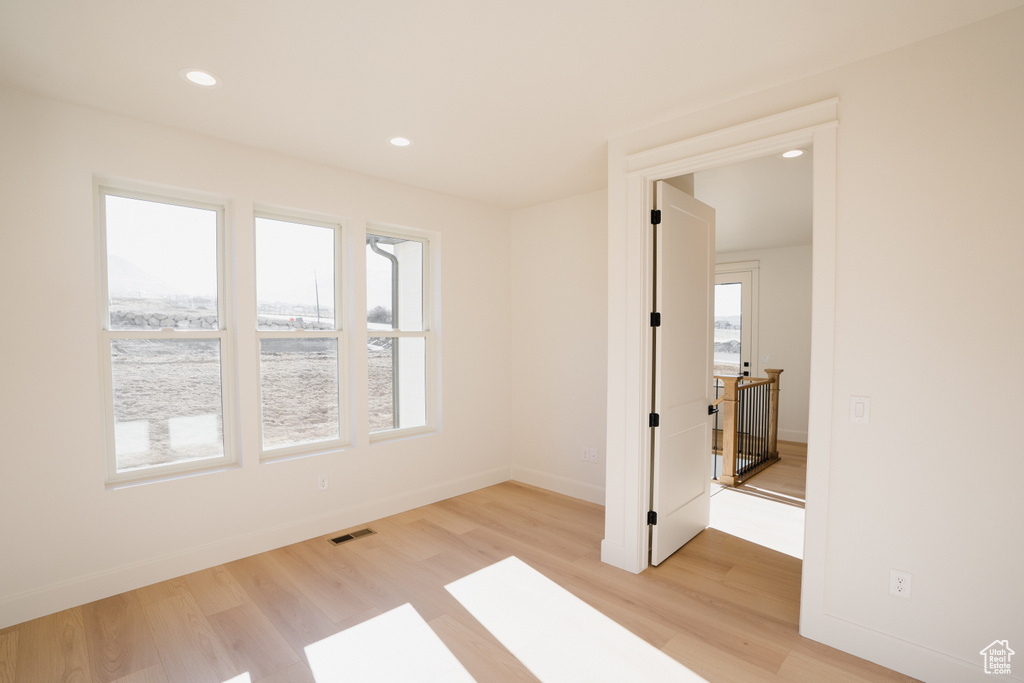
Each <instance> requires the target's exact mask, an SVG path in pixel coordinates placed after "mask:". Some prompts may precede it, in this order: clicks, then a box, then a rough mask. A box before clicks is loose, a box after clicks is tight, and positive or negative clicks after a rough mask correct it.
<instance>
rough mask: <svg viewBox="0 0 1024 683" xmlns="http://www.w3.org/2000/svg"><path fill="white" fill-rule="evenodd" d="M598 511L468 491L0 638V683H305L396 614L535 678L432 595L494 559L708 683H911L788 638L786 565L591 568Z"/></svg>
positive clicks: (551, 499) (751, 560) (572, 502)
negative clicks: (332, 656) (366, 532)
mask: <svg viewBox="0 0 1024 683" xmlns="http://www.w3.org/2000/svg"><path fill="white" fill-rule="evenodd" d="M778 466H779V465H776V466H775V467H778ZM769 469H774V467H773V468H769ZM603 513H604V511H603V508H602V507H600V506H598V505H594V504H591V503H586V502H582V501H579V500H576V499H573V498H568V497H565V496H561V495H558V494H553V493H550V492H547V491H543V490H541V489H537V488H533V487H530V486H526V485H523V484H518V483H514V482H507V483H504V484H500V485H497V486H493V487H490V488H487V489H482V490H480V491H476V492H473V493H470V494H466V495H464V496H459V497H457V498H453V499H450V500H446V501H443V502H440V503H436V504H434V505H429V506H426V507H423V508H419V509H416V510H412V511H409V512H405V513H402V514H400V515H396V516H393V517H388V518H386V519H382V520H379V521H377V522H372V523H370V524H369V525H368V526H370V527H372V528H373V529H374V530H376V532H377V534H376V535H374V536H368V537H364V538H361V539H358V540H356V541H353V542H351V543H348V544H345V545H341V546H337V547H335V546H332V545H331V544H329V543H328V541H327V540H326V538H316V539H312V540H309V541H306V542H303V543H297V544H295V545H291V546H287V547H284V548H280V549H278V550H274V551H271V552H268V553H263V554H261V555H255V556H253V557H248V558H245V559H242V560H238V561H237V562H231V563H229V564H226V565H221V566H218V567H214V568H212V569H207V570H204V571H200V572H196V573H194V574H189V575H187V576H183V577H180V578H177V579H173V580H170V581H165V582H163V583H158V584H154V585H152V586H147V587H145V588H141V589H139V590H135V591H130V592H128V593H124V594H121V595H117V596H114V597H111V598H107V599H105V600H100V601H98V602H94V603H90V604H87V605H82V606H80V607H75V608H73V609H69V610H66V611H64V612H59V613H57V614H53V615H50V616H47V617H43V618H40V619H36V620H34V621H29V622H26V623H23V624H19V625H17V626H13V627H10V628H7V629H3V630H0V683H10V682H13V681H17V682H19V683H23V682H24V683H29V682H30V683H48V682H49V681H83V682H87V681H94V682H96V683H110V682H115V681H116V682H117V683H165V682H170V683H179V682H191V681H211V682H213V683H222V682H223V681H227V680H230V679H231V678H233V677H235V676H238V675H240V674H243V673H245V672H248V675H249V677H250V679H251V680H252V681H253V683H313V677H312V674H311V672H310V669H309V668H308V666H307V664H306V662H305V660H304V650H303V648H304V647H305V646H306V645H307V644H310V643H312V642H316V641H318V640H320V639H322V638H324V637H326V636H328V635H331V634H333V633H336V632H338V631H341V630H343V629H345V628H348V627H349V626H352V625H355V624H357V623H360V622H362V621H364V620H366V619H368V618H370V617H372V616H375V615H377V614H380V613H382V612H385V611H387V610H390V609H392V608H395V607H397V606H399V605H401V604H403V603H406V602H409V603H412V605H413V606H414V607H415V608H416V610H417V611H418V612H419V613H420V614H421V615H422V616H423V618H424V619H425V620H426V621H427V622H428V623H429V624H430V626H431V628H433V630H434V631H435V632H436V633H437V635H438V636H439V637H440V638H441V639H442V641H443V642H444V643H445V645H447V647H448V648H449V649H450V650H451V652H452V653H454V654H455V656H456V657H458V659H459V660H460V661H461V662H462V663H463V665H464V666H465V667H466V668H467V669H468V671H469V672H470V673H471V674H472V675H473V676H474V677H475V678H476V679H477V680H478V681H482V682H486V681H518V680H523V681H528V680H536V679H535V678H533V676H532V675H531V674H530V673H529V672H528V671H527V670H526V669H525V668H524V667H523V666H522V665H521V664H520V663H519V662H518V660H516V659H515V658H514V657H513V656H512V655H511V654H510V653H509V652H508V651H507V650H505V649H504V648H503V647H502V646H501V645H500V644H499V643H498V642H497V640H495V639H494V638H493V637H492V636H491V635H490V634H489V633H488V632H487V631H486V630H485V629H483V627H482V626H480V625H479V623H478V622H476V620H475V619H474V618H473V617H472V616H471V615H470V614H469V613H468V612H467V611H466V610H465V609H464V608H463V607H462V606H461V605H460V604H459V603H458V602H456V601H455V599H454V598H453V597H452V596H451V595H450V594H449V593H448V592H447V591H446V590H445V589H444V586H445V585H446V584H447V583H450V582H452V581H454V580H456V579H458V578H461V577H463V576H465V575H467V574H469V573H471V572H474V571H476V570H478V569H481V568H483V567H485V566H488V565H490V564H492V563H494V562H496V561H498V560H501V559H504V558H506V557H508V556H509V555H515V556H517V557H519V558H520V559H522V560H523V561H525V562H526V563H528V564H529V565H531V566H532V567H533V568H535V569H537V570H538V571H540V572H541V573H543V574H544V575H546V576H547V577H549V578H550V579H552V580H554V581H555V582H557V583H558V584H560V585H561V586H562V587H564V588H566V589H567V590H569V591H571V592H572V593H574V594H576V595H577V596H579V597H580V598H582V599H583V600H584V601H586V602H588V603H589V604H590V605H592V606H594V607H595V608H597V609H598V610H600V611H601V612H604V613H605V614H606V615H608V616H609V617H611V618H612V619H614V620H615V621H617V622H618V623H619V624H621V625H623V626H625V627H626V628H628V629H629V630H631V631H633V632H634V633H636V634H637V635H639V636H640V637H642V638H643V639H645V640H647V641H648V642H650V643H651V644H653V645H654V646H655V647H657V648H660V649H661V650H662V651H664V652H666V653H667V654H669V655H670V656H672V657H674V658H675V659H677V660H678V661H680V662H682V663H683V664H685V665H686V666H687V667H689V668H690V669H691V670H693V671H694V672H696V673H698V674H699V675H701V676H703V677H704V678H706V679H707V680H708V681H822V680H829V681H879V680H911V679H907V678H906V677H903V676H901V675H898V674H895V673H893V672H891V671H889V670H887V669H884V668H882V667H879V666H876V665H874V664H871V663H869V662H866V661H864V660H861V659H857V658H856V657H853V656H850V655H847V654H844V653H842V652H839V651H837V650H834V649H832V648H829V647H826V646H824V645H820V644H818V643H815V642H812V641H809V640H806V639H803V638H801V637H800V636H799V635H798V634H797V614H798V598H799V590H800V561H799V560H797V559H794V558H792V557H789V556H787V555H783V554H781V553H777V552H774V551H771V550H767V549H765V548H762V547H760V546H758V545H755V544H752V543H749V542H746V541H743V540H740V539H738V538H736V537H733V536H730V535H728V534H725V533H722V532H720V531H717V530H715V529H708V530H706V531H704V532H702V533H701V534H700V535H698V536H697V537H696V538H695V539H694V540H693V541H691V542H690V543H689V544H687V545H686V546H685V547H684V548H683V549H682V550H680V551H679V552H677V553H676V554H675V555H673V556H672V557H671V558H669V559H668V560H667V561H666V562H664V563H663V564H662V565H661V566H659V567H656V568H651V569H648V570H647V571H645V572H643V573H642V574H640V575H637V576H634V575H632V574H629V573H628V572H624V571H621V570H618V569H615V568H613V567H610V566H608V565H605V564H602V563H601V562H600V561H599V544H600V541H601V538H602V535H603V526H604V523H603Z"/></svg>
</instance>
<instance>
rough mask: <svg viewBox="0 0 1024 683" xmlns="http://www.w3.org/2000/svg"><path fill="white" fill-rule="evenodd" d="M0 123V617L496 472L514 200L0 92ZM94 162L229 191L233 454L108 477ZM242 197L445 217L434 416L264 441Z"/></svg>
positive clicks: (249, 236)
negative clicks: (284, 441)
mask: <svg viewBox="0 0 1024 683" xmlns="http://www.w3.org/2000/svg"><path fill="white" fill-rule="evenodd" d="M0 131H2V135H3V151H2V157H3V163H2V164H0V199H2V202H0V205H2V206H3V207H4V208H3V223H2V228H0V240H2V242H0V292H3V297H2V300H0V319H3V320H7V321H11V320H16V321H18V323H17V324H16V325H12V324H11V323H8V327H7V329H6V330H5V332H4V334H3V335H2V337H0V347H2V349H0V358H2V363H3V365H2V388H0V421H2V422H0V449H2V453H0V539H2V540H3V548H2V550H0V627H3V626H7V625H9V624H12V623H18V622H21V621H23V620H26V619H29V618H33V617H37V616H40V615H43V614H46V613H49V612H53V611H56V610H58V609H62V608H66V607H69V606H72V605H76V604H81V603H83V602H87V601H90V600H94V599H97V598H101V597H104V596H107V595H111V594H114V593H117V592H120V591H124V590H127V589H131V588H135V587H137V586H140V585H145V584H149V583H151V582H154V581H158V580H163V579H166V578H170V577H172V576H177V575H180V574H183V573H186V572H189V571H193V570H197V569H200V568H203V567H206V566H210V565H213V564H216V563H220V562H224V561H228V560H232V559H235V558H238V557H241V556H245V555H249V554H252V553H256V552H260V551H263V550H266V549H269V548H273V547H278V546H281V545H284V544H287V543H290V542H294V541H298V540H301V539H305V538H309V537H311V536H315V535H318V534H326V533H330V532H332V531H335V530H338V529H341V528H344V527H347V526H351V525H354V524H358V523H362V522H365V521H367V520H370V519H374V518H377V517H380V516H383V515H386V514H391V513H394V512H397V511H399V510H402V509H406V508H409V507H414V506H417V505H421V504H425V503H428V502H432V501H435V500H438V499H442V498H445V497H448V496H452V495H456V494H459V493H462V492H465V491H468V490H472V489H475V488H478V487H480V486H484V485H489V484H492V483H496V482H499V481H504V480H506V479H508V477H509V463H510V446H509V443H510V439H509V417H508V415H509V372H508V369H509V352H510V344H509V316H508V308H507V305H508V304H507V302H508V301H509V297H510V289H509V282H510V280H509V267H510V266H509V259H508V253H509V230H508V226H509V214H508V212H506V211H502V210H496V209H492V208H488V207H484V206H480V205H476V204H472V203H469V202H465V201H461V200H457V199H453V198H451V197H447V196H442V195H438V194H435V193H430V192H425V191H421V190H417V189H413V188H410V187H405V186H401V185H396V184H392V183H387V182H383V181H380V180H376V179H373V178H369V177H366V176H361V175H358V174H354V173H349V172H344V171H340V170H337V169H334V168H329V167H325V166H319V165H316V164H312V163H306V162H302V161H299V160H296V159H292V158H288V157H284V156H280V155H276V154H272V153H269V152H264V151H260V150H256V149H252V148H246V147H243V146H239V145H233V144H228V143H224V142H220V141H217V140H212V139H208V138H203V137H199V136H196V135H192V134H187V133H183V132H180V131H177V130H172V129H168V128H162V127H158V126H153V125H149V124H143V123H140V122H136V121H132V120H128V119H123V118H118V117H114V116H111V115H107V114H104V113H101V112H98V111H94V110H89V109H85V108H80V107H75V106H70V105H66V104H62V103H58V102H54V101H49V100H44V99H39V98H36V97H33V96H29V95H26V94H22V93H19V92H14V91H10V90H0ZM94 174H100V175H104V176H111V177H117V178H124V179H130V180H134V181H141V182H145V183H152V184H156V185H161V186H166V187H178V188H186V189H189V190H198V191H203V192H209V193H213V194H216V195H219V196H222V197H224V198H227V199H228V200H229V201H230V217H229V226H230V227H231V231H232V233H233V235H234V253H233V261H234V269H235V272H234V286H235V288H236V292H237V298H236V304H237V310H236V315H235V319H236V321H237V323H238V332H237V342H238V354H237V360H238V364H239V367H240V368H241V369H242V371H241V372H240V374H239V377H240V378H239V381H238V396H239V413H240V419H239V422H240V427H241V429H240V435H241V439H240V440H241V458H240V460H241V466H240V467H237V468H232V469H229V470H227V471H223V472H219V473H214V474H207V475H203V476H195V477H191V478H185V479H178V480H175V481H166V482H160V483H155V484H151V485H146V486H137V487H132V488H123V489H118V490H107V489H105V487H104V454H103V449H102V445H101V435H102V429H103V418H102V412H101V407H100V406H101V399H102V392H101V389H100V370H99V354H100V350H99V347H98V341H99V334H98V324H99V323H98V314H97V299H98V286H99V285H98V282H97V266H96V240H95V225H94V197H93V178H94ZM253 202H258V203H260V204H263V205H267V206H273V207H280V208H294V209H301V210H304V211H310V212H316V213H319V214H324V215H328V216H335V217H338V218H342V219H347V220H348V221H349V226H350V227H351V230H350V244H349V247H352V246H355V247H356V250H355V251H358V252H362V250H363V248H362V231H364V230H365V223H366V221H373V222H375V223H383V224H392V225H396V226H408V227H412V228H418V229H422V230H430V231H436V232H437V233H439V234H440V236H441V237H440V247H441V274H440V278H441V289H442V295H441V308H442V310H441V321H442V328H441V333H442V355H441V378H442V389H443V394H442V406H441V416H442V429H441V431H440V432H439V433H435V434H431V435H427V436H423V437H419V438H412V439H406V440H401V441H391V442H386V443H380V444H376V445H373V446H370V445H368V439H367V434H366V429H367V428H366V426H365V424H364V423H365V421H366V410H365V407H364V406H363V404H362V402H360V401H358V400H354V401H353V403H354V404H355V405H356V406H357V415H356V417H357V433H356V445H355V446H354V447H352V448H347V449H345V450H343V451H338V452H332V453H327V454H324V455H319V456H315V457H307V458H302V459H296V460H290V461H286V462H278V463H274V464H265V465H264V464H260V463H259V462H258V461H257V457H258V454H257V451H258V449H257V442H256V433H257V429H256V420H257V419H258V406H257V405H256V399H255V396H256V380H255V374H254V372H253V369H254V367H255V364H256V353H255V350H256V343H255V337H254V333H253V332H252V330H253V328H254V326H255V322H254V320H255V318H254V313H253V312H252V309H253V306H254V300H255V292H254V285H253V283H254V274H253V250H254V247H253V229H252V204H253ZM349 284H351V285H352V290H351V291H352V301H353V302H354V307H353V315H352V320H353V321H359V320H361V319H365V317H362V318H361V317H360V315H364V313H365V311H364V309H365V300H366V299H365V291H364V290H365V287H364V284H363V283H362V282H359V281H355V282H351V283H349ZM353 329H356V330H358V325H357V326H354V328H353ZM353 338H354V343H352V345H351V348H352V355H353V361H352V367H353V368H354V369H356V372H354V373H353V380H354V394H353V396H354V397H355V398H358V396H361V395H363V394H364V393H365V391H366V381H367V380H366V374H365V369H364V368H365V353H366V347H365V343H362V344H360V343H358V341H359V339H360V333H359V332H358V331H357V332H356V333H355V334H354V335H353ZM360 359H362V361H361V360H360ZM319 473H326V474H328V475H329V477H330V488H329V489H328V490H327V491H325V492H322V493H318V492H316V490H315V487H314V477H315V475H316V474H319Z"/></svg>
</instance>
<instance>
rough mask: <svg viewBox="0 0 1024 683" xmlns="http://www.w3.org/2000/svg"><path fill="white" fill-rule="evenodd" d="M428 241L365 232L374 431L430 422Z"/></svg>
mask: <svg viewBox="0 0 1024 683" xmlns="http://www.w3.org/2000/svg"><path fill="white" fill-rule="evenodd" d="M429 244H430V243H429V241H428V240H425V239H422V238H416V237H410V236H405V235H397V234H391V233H384V232H374V233H371V234H367V236H366V326H367V330H368V336H367V343H368V349H367V356H368V366H369V367H368V373H369V413H370V433H371V435H373V434H380V433H383V432H393V431H395V430H418V429H427V428H429V427H430V426H431V417H430V416H431V406H430V391H429V389H428V388H429V386H430V384H431V366H430V363H429V362H428V361H429V359H430V357H431V353H432V343H433V337H432V334H433V333H432V331H431V325H430V324H429V322H430V312H429V310H428V306H427V302H428V301H429V297H428V291H427V290H428V283H429V273H428V267H427V264H428V263H429V260H428V258H429V257H428V249H429Z"/></svg>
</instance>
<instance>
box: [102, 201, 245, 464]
mask: <svg viewBox="0 0 1024 683" xmlns="http://www.w3.org/2000/svg"><path fill="white" fill-rule="evenodd" d="M99 193H100V201H99V209H100V266H101V270H102V275H103V277H102V283H103V284H102V287H103V305H102V307H101V311H102V312H101V328H102V336H103V349H102V355H103V365H104V370H105V373H104V374H105V377H106V388H107V391H106V397H105V404H106V406H105V407H106V414H107V418H108V419H107V441H108V461H107V480H108V482H110V483H117V482H123V481H130V480H135V479H142V478H147V477H152V476H163V475H168V474H175V473H179V472H185V471H191V470H196V469H201V468H207V467H211V466H216V465H223V464H225V463H229V462H233V461H234V459H235V456H234V449H233V448H232V441H231V437H232V434H231V430H230V429H228V428H226V425H230V424H231V421H230V420H229V419H226V416H227V413H229V412H230V411H229V410H228V408H229V406H230V405H231V402H230V401H229V400H228V398H227V397H226V396H225V393H226V392H225V388H226V387H229V386H230V385H231V383H230V382H229V381H226V373H227V372H228V368H229V367H230V365H229V363H227V362H225V354H226V352H227V350H228V349H229V346H230V345H229V336H228V331H227V329H226V316H225V315H224V311H225V310H227V305H226V301H225V295H224V287H223V283H224V272H223V271H224V269H223V254H224V253H225V249H224V239H225V237H224V227H223V226H224V209H223V207H222V206H217V205H211V204H204V203H199V202H189V201H183V200H180V199H173V198H166V197H156V196H150V195H144V194H138V193H131V192H126V191H122V190H116V189H112V188H106V187H101V188H99Z"/></svg>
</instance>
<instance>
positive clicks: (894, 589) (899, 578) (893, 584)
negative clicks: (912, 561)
mask: <svg viewBox="0 0 1024 683" xmlns="http://www.w3.org/2000/svg"><path fill="white" fill-rule="evenodd" d="M889 595H895V596H896V597H897V598H903V599H904V600H909V599H910V572H903V571H900V570H899V569H890V570H889Z"/></svg>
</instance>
